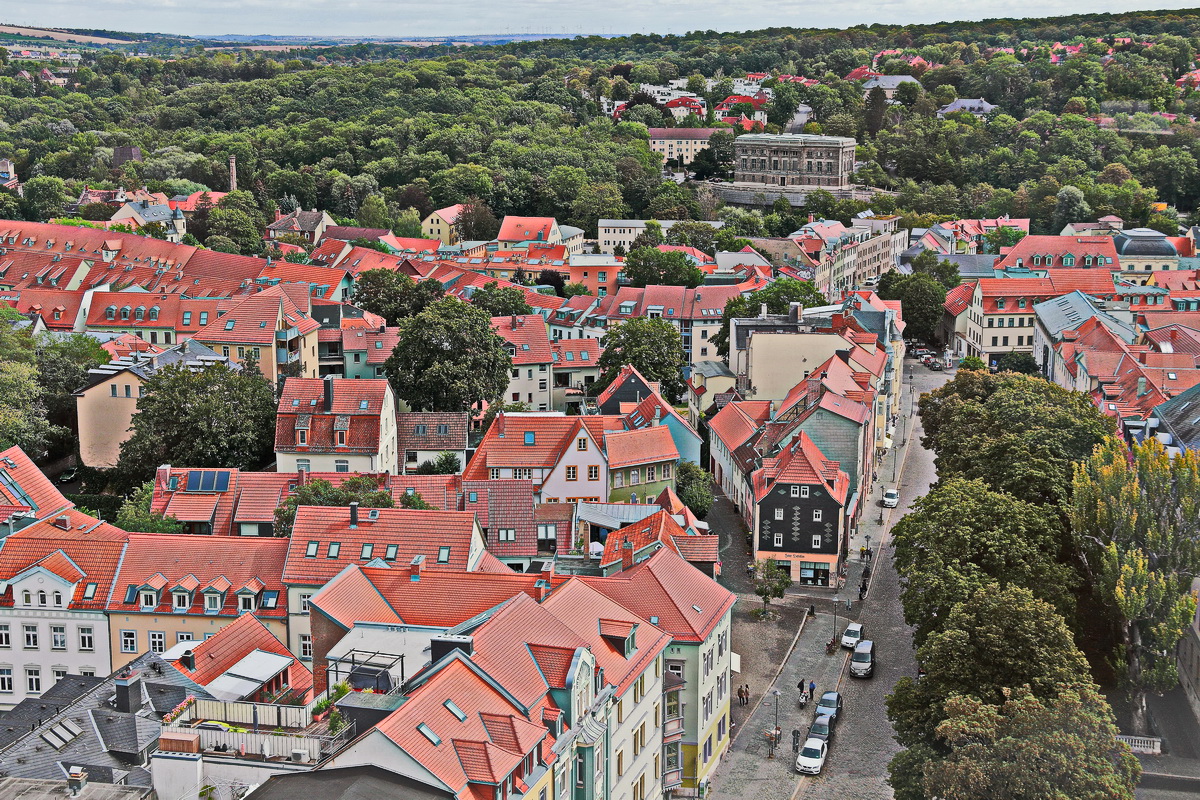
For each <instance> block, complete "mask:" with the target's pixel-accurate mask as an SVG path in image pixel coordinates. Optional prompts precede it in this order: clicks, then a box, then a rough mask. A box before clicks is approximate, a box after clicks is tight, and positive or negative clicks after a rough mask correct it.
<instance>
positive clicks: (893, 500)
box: [883, 489, 900, 508]
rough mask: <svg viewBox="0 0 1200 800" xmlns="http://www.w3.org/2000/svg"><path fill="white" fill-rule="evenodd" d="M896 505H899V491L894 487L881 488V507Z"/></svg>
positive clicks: (893, 506)
mask: <svg viewBox="0 0 1200 800" xmlns="http://www.w3.org/2000/svg"><path fill="white" fill-rule="evenodd" d="M898 505H900V493H899V492H897V491H896V490H895V489H884V490H883V507H884V508H895V507H896V506H898Z"/></svg>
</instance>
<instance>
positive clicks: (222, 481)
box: [216, 472, 229, 492]
mask: <svg viewBox="0 0 1200 800" xmlns="http://www.w3.org/2000/svg"><path fill="white" fill-rule="evenodd" d="M216 489H217V491H218V492H224V491H228V490H229V473H228V472H218V473H217V485H216Z"/></svg>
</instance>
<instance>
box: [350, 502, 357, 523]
mask: <svg viewBox="0 0 1200 800" xmlns="http://www.w3.org/2000/svg"><path fill="white" fill-rule="evenodd" d="M350 527H351V528H357V527H358V501H357V500H352V501H350Z"/></svg>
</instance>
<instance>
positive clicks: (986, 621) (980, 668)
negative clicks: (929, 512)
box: [887, 583, 1088, 748]
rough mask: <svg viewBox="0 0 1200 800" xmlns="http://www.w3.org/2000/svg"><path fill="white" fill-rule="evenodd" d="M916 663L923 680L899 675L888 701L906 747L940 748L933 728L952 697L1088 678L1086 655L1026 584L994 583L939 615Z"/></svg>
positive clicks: (1054, 688)
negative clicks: (1006, 585)
mask: <svg viewBox="0 0 1200 800" xmlns="http://www.w3.org/2000/svg"><path fill="white" fill-rule="evenodd" d="M917 663H918V664H919V665H920V666H921V667H922V668H923V669H924V670H925V675H924V677H922V678H921V679H920V680H919V681H916V680H913V679H912V678H907V677H906V678H901V679H900V681H899V682H898V683H897V684H896V687H895V690H894V692H893V694H892V695H891V696H890V697H889V698H888V700H887V706H888V718H889V719H891V721H892V725H893V727H894V728H895V731H896V739H897V741H899V742H900V743H901V744H902V745H904V746H905V747H911V746H913V745H914V744H922V743H923V744H926V745H929V746H931V747H935V748H936V747H937V746H938V739H937V733H936V729H937V726H938V725H939V724H940V723H941V722H942V721H943V720H944V719H945V717H946V709H945V703H946V701H947V700H949V699H950V698H951V697H952V696H954V695H966V696H970V697H974V698H976V699H978V700H980V701H982V702H984V703H989V704H992V705H998V704H1000V703H1003V702H1004V698H1005V695H1006V692H1007V691H1008V690H1012V689H1017V688H1020V687H1022V686H1028V687H1029V689H1030V691H1031V692H1032V693H1033V695H1034V696H1035V697H1040V698H1048V697H1054V696H1055V695H1056V694H1057V693H1058V691H1059V690H1060V689H1061V688H1062V687H1064V686H1073V685H1077V684H1078V683H1080V682H1082V681H1085V680H1088V665H1087V660H1086V659H1085V658H1084V657H1083V653H1081V652H1080V651H1079V648H1078V647H1076V646H1075V640H1074V636H1073V635H1072V633H1071V630H1070V629H1069V628H1068V627H1067V625H1066V623H1065V622H1064V621H1063V618H1062V617H1060V616H1059V615H1058V614H1057V613H1056V612H1055V611H1054V608H1053V607H1052V606H1051V605H1050V604H1049V603H1047V602H1045V601H1044V600H1038V599H1037V598H1036V597H1034V596H1033V593H1032V592H1030V591H1029V590H1028V589H1023V588H1021V587H1019V586H1008V587H1005V588H1001V587H1000V586H999V585H998V584H994V583H993V584H988V585H985V586H983V587H982V588H980V589H978V590H977V591H975V592H974V593H973V594H972V595H971V596H970V597H969V598H967V599H966V600H965V601H963V602H961V603H958V604H957V605H955V606H954V607H953V609H951V611H950V613H949V614H948V615H946V616H945V617H944V618H942V620H941V621H940V624H939V627H938V629H937V630H934V631H932V632H930V634H929V635H928V636H927V637H926V638H925V641H924V642H923V643H922V644H921V645H920V646H919V647H918V648H917Z"/></svg>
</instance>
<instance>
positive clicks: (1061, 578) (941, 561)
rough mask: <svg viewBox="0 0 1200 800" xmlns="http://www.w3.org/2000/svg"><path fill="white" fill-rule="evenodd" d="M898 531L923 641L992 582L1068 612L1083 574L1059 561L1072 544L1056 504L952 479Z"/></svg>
mask: <svg viewBox="0 0 1200 800" xmlns="http://www.w3.org/2000/svg"><path fill="white" fill-rule="evenodd" d="M915 505H916V507H915V508H914V509H913V510H912V511H910V512H909V513H908V514H906V515H905V516H904V518H903V519H901V520H900V522H899V523H898V524H897V525H896V527H895V529H894V530H893V537H894V545H895V556H894V558H895V566H896V571H897V572H898V573H899V575H900V583H901V592H900V602H901V604H902V605H903V606H904V619H905V621H906V622H908V624H909V625H912V626H913V627H914V628H915V631H914V632H913V641H914V642H915V643H916V644H918V645H920V644H921V643H922V642H924V640H925V638H926V637H927V636H928V635H929V634H930V633H931V632H932V631H933V630H935V629H936V628H937V626H938V625H939V624H940V623H941V622H942V621H944V620H945V619H946V618H947V616H948V615H949V613H950V610H951V609H952V608H953V607H954V606H955V605H957V604H958V603H961V602H963V601H965V600H966V599H967V598H969V597H971V596H972V595H973V594H974V593H975V592H976V591H978V590H979V589H981V588H982V587H984V586H986V585H988V584H992V583H994V584H998V585H999V586H1001V587H1005V586H1009V585H1012V586H1019V587H1023V588H1026V589H1029V590H1030V591H1031V592H1033V593H1034V595H1035V596H1036V597H1038V598H1040V599H1042V600H1046V601H1047V602H1049V603H1051V604H1052V605H1053V606H1054V607H1055V609H1056V610H1057V611H1058V612H1059V613H1060V614H1063V615H1064V616H1066V615H1068V614H1069V613H1070V612H1071V610H1072V608H1073V605H1072V597H1071V595H1070V593H1069V592H1070V589H1071V587H1072V586H1073V584H1074V582H1075V578H1076V577H1077V576H1076V575H1075V573H1074V572H1073V570H1071V569H1070V567H1068V566H1066V565H1064V564H1062V563H1060V562H1059V554H1060V553H1061V552H1063V550H1064V546H1065V536H1064V532H1063V529H1062V525H1061V523H1060V521H1059V519H1058V516H1057V514H1056V513H1055V512H1054V510H1053V509H1047V508H1045V507H1043V506H1040V505H1034V504H1032V503H1027V502H1024V501H1022V500H1018V499H1017V498H1015V497H1013V496H1011V495H1008V494H1004V493H1003V492H996V491H992V490H991V489H989V488H988V487H987V485H986V484H984V483H983V482H982V481H979V480H964V479H962V478H949V479H947V480H944V481H942V482H940V483H939V484H937V485H936V486H935V487H934V488H933V489H932V490H931V491H930V492H929V493H928V494H927V495H925V496H924V497H922V498H920V499H918V500H917V501H916V504H915Z"/></svg>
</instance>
